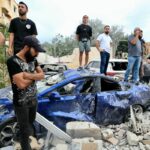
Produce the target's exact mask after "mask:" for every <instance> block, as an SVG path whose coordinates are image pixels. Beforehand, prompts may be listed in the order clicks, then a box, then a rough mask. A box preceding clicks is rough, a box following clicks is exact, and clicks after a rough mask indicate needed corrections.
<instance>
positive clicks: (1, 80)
mask: <svg viewBox="0 0 150 150" xmlns="http://www.w3.org/2000/svg"><path fill="white" fill-rule="evenodd" d="M7 31H8V28H7V27H1V28H0V32H2V33H3V34H4V36H5V39H7V38H8V32H7ZM7 48H8V46H7V45H3V46H0V88H3V87H5V86H6V85H8V81H9V77H8V71H7V66H6V60H7V55H6V49H7Z"/></svg>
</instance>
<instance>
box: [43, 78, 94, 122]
mask: <svg viewBox="0 0 150 150" xmlns="http://www.w3.org/2000/svg"><path fill="white" fill-rule="evenodd" d="M93 89H94V78H93V77H89V78H86V77H82V78H80V79H77V80H73V81H72V82H69V83H67V84H65V85H63V86H61V87H58V88H56V89H55V90H54V91H52V92H51V93H50V95H49V96H47V97H48V99H49V103H43V104H41V105H42V106H41V107H42V108H43V109H41V110H43V112H42V111H41V113H45V114H44V115H46V116H47V117H48V118H51V117H54V116H55V117H56V116H58V117H65V118H70V119H75V120H85V121H91V120H92V119H91V117H89V116H88V115H93V113H94V111H95V93H93ZM45 101H46V98H45Z"/></svg>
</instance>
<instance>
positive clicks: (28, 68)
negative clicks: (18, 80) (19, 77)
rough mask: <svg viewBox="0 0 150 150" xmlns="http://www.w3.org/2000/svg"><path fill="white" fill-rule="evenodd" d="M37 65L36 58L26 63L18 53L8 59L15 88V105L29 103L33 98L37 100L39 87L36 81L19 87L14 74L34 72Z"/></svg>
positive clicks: (9, 70)
mask: <svg viewBox="0 0 150 150" xmlns="http://www.w3.org/2000/svg"><path fill="white" fill-rule="evenodd" d="M37 66H38V62H37V60H36V59H35V60H34V61H33V62H30V63H26V62H25V61H23V60H22V59H20V58H19V57H18V56H16V55H14V56H12V57H10V58H9V59H8V60H7V67H8V72H9V76H10V79H11V84H12V90H13V103H14V105H16V106H23V105H27V104H29V103H30V102H31V100H32V101H33V100H36V93H37V87H36V84H35V81H33V83H32V84H31V85H29V86H28V87H27V88H25V89H19V88H18V87H17V85H16V84H15V83H13V75H15V74H18V73H21V72H29V73H33V72H34V71H35V69H36V67H37Z"/></svg>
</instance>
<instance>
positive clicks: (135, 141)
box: [127, 131, 139, 146]
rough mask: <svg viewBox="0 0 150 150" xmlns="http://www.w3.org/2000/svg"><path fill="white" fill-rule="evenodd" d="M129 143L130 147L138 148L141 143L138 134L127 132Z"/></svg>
mask: <svg viewBox="0 0 150 150" xmlns="http://www.w3.org/2000/svg"><path fill="white" fill-rule="evenodd" d="M127 141H128V143H129V145H131V146H134V145H135V146H136V145H137V144H138V142H139V138H138V136H137V135H136V134H134V133H132V132H130V131H127Z"/></svg>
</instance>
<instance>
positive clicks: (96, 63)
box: [91, 61, 100, 68]
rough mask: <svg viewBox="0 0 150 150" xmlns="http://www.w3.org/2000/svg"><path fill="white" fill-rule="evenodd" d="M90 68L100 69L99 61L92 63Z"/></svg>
mask: <svg viewBox="0 0 150 150" xmlns="http://www.w3.org/2000/svg"><path fill="white" fill-rule="evenodd" d="M91 67H92V68H100V62H99V61H93V63H92V65H91Z"/></svg>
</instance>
